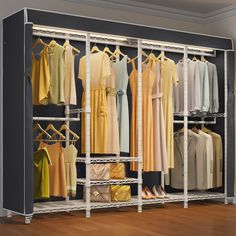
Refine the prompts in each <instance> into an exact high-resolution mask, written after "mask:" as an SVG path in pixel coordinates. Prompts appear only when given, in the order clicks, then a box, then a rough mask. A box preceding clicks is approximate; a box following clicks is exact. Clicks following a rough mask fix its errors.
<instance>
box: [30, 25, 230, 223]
mask: <svg viewBox="0 0 236 236" xmlns="http://www.w3.org/2000/svg"><path fill="white" fill-rule="evenodd" d="M40 27H44V28H45V29H43V30H42V29H41V30H35V29H34V30H33V35H34V36H42V37H53V38H60V39H70V40H76V41H84V42H85V43H86V44H85V45H86V68H87V69H86V89H87V90H86V106H85V108H83V109H73V110H70V107H69V106H68V105H67V106H66V107H65V117H34V118H33V120H51V121H66V123H67V125H68V126H69V125H70V122H71V121H77V122H78V121H80V117H79V114H80V113H81V112H85V117H86V137H85V139H86V144H85V148H86V158H82V157H78V158H77V162H79V163H85V165H86V178H85V179H78V181H77V183H78V184H81V185H84V186H85V188H86V201H85V202H84V201H83V200H71V201H70V200H69V199H66V201H63V202H46V203H36V204H34V213H33V214H41V213H50V212H63V211H66V212H69V211H74V210H85V211H86V217H87V218H89V217H90V213H91V210H92V209H99V208H111V207H123V206H132V205H136V206H137V207H138V212H142V206H143V205H146V204H163V203H168V202H183V203H184V208H187V207H188V201H190V200H205V199H220V198H224V199H225V204H227V203H228V199H227V100H228V93H227V82H228V79H227V76H228V75H227V51H226V50H225V51H224V69H225V71H224V77H225V78H224V82H225V83H224V94H225V111H224V114H216V115H212V116H208V117H212V118H214V120H213V121H205V120H204V118H203V119H202V120H201V121H189V114H188V109H187V108H188V90H187V88H188V84H187V83H188V81H187V73H188V71H187V70H188V69H187V60H186V59H187V58H188V55H189V54H194V55H203V56H216V54H215V50H220V51H222V50H221V49H216V48H211V49H213V53H209V52H205V51H201V50H200V51H199V50H193V49H189V48H188V47H190V46H194V45H183V44H176V46H181V47H182V48H183V49H179V48H178V49H176V48H171V47H168V45H167V46H166V47H165V46H158V45H151V46H150V45H147V44H146V43H144V42H145V40H144V39H132V40H133V41H134V40H136V44H134V42H133V41H132V43H127V42H126V43H124V42H119V41H115V40H108V39H106V38H103V39H99V38H95V37H91V34H92V33H93V32H83V33H85V37H83V36H81V37H80V36H75V35H74V34H71V35H70V33H69V32H67V33H66V34H65V33H60V32H58V29H59V30H60V28H56V29H57V31H56V32H53V28H52V27H45V26H40ZM61 30H62V31H63V29H61ZM78 32H81V31H78ZM91 42H96V43H102V44H108V45H115V46H116V47H119V46H126V47H134V48H137V49H138V157H120V156H113V157H104V158H103V157H92V158H91V157H90V112H91V111H90V43H91ZM172 45H173V44H172ZM201 48H202V47H201ZM143 49H154V50H159V51H165V52H174V53H182V54H183V55H184V112H183V120H174V123H183V124H184V128H185V130H184V194H170V197H169V198H168V199H153V200H143V199H142V50H143ZM72 113H78V118H71V117H70V114H72ZM217 117H224V122H225V127H224V129H225V130H224V135H225V137H224V139H225V142H224V161H225V163H226V164H225V190H224V193H204V192H196V193H193V194H189V193H188V146H187V143H188V136H187V128H188V124H189V123H199V124H200V123H201V124H207V123H210V124H215V123H216V118H217ZM66 139H67V140H69V134H68V133H66ZM67 144H68V143H67ZM131 161H137V162H138V178H137V179H132V178H129V179H127V180H110V181H91V180H90V165H91V163H104V162H131ZM130 183H136V184H138V196H137V197H135V198H133V197H132V199H131V201H129V202H111V203H94V202H92V203H91V201H90V187H91V185H98V184H99V185H100V184H101V185H104V184H130ZM162 183H163V181H162ZM31 218H32V216H27V217H26V223H30V221H31Z"/></svg>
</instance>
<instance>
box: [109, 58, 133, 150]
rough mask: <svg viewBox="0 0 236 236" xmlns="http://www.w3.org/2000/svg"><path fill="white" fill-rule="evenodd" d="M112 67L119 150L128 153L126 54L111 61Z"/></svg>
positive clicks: (127, 77)
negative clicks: (115, 92)
mask: <svg viewBox="0 0 236 236" xmlns="http://www.w3.org/2000/svg"><path fill="white" fill-rule="evenodd" d="M112 68H113V69H114V72H115V77H116V86H115V87H116V91H117V96H116V98H117V99H116V102H117V115H118V125H119V138H120V152H125V153H129V106H128V98H127V93H126V91H127V86H128V80H129V76H128V73H127V56H124V57H123V58H122V60H120V61H119V62H113V63H112Z"/></svg>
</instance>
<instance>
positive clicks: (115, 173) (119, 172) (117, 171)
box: [110, 163, 125, 179]
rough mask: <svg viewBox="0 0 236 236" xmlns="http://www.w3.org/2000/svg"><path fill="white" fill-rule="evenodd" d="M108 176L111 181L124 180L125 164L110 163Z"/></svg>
mask: <svg viewBox="0 0 236 236" xmlns="http://www.w3.org/2000/svg"><path fill="white" fill-rule="evenodd" d="M110 175H111V179H124V178H125V164H124V163H111V164H110Z"/></svg>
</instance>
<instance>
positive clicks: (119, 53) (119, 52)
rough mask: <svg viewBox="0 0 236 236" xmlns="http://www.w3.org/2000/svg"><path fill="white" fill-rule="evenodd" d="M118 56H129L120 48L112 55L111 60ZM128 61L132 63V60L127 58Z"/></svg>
mask: <svg viewBox="0 0 236 236" xmlns="http://www.w3.org/2000/svg"><path fill="white" fill-rule="evenodd" d="M118 55H121V56H123V57H124V56H127V55H126V54H124V53H123V52H122V51H121V50H120V49H119V48H116V50H115V51H114V52H113V53H112V55H111V56H110V59H112V58H114V57H115V58H116V57H117V56H118ZM127 59H128V61H130V58H129V57H128V56H127Z"/></svg>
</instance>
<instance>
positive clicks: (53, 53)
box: [48, 40, 65, 105]
mask: <svg viewBox="0 0 236 236" xmlns="http://www.w3.org/2000/svg"><path fill="white" fill-rule="evenodd" d="M48 46H49V51H48V53H49V67H50V78H51V80H50V103H52V104H56V105H60V104H64V102H65V95H64V90H65V88H64V51H65V50H64V48H63V47H62V46H61V45H59V44H58V43H57V42H56V41H55V40H52V41H51V42H50V43H49V45H48Z"/></svg>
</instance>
